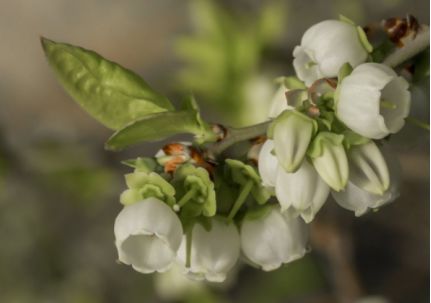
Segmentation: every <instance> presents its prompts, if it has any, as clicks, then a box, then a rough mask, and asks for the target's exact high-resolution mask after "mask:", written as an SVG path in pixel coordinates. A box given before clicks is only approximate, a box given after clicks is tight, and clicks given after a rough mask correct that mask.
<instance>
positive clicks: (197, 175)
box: [114, 142, 308, 282]
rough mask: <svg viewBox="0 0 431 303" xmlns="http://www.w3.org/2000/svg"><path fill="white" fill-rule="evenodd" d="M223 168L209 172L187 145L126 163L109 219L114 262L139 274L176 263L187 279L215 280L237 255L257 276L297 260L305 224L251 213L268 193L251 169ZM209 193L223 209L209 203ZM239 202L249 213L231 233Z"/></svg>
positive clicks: (234, 164)
mask: <svg viewBox="0 0 431 303" xmlns="http://www.w3.org/2000/svg"><path fill="white" fill-rule="evenodd" d="M225 162H226V163H225V166H224V168H223V170H224V172H219V173H217V174H215V170H216V169H219V168H216V167H214V166H213V165H212V164H211V163H208V162H206V161H204V160H203V159H202V157H201V153H200V151H199V150H198V149H197V148H195V147H193V146H191V144H190V143H186V142H182V143H172V144H169V145H167V146H165V148H164V149H162V150H161V151H159V152H158V153H157V154H156V156H155V158H138V159H136V160H132V161H127V162H126V163H127V164H128V165H130V166H132V167H134V168H135V170H134V172H133V173H130V174H127V175H126V176H125V177H126V183H127V186H128V189H126V190H125V191H124V192H123V193H122V195H121V199H120V200H121V203H122V204H123V205H124V208H123V210H122V211H121V212H120V214H119V215H118V217H117V219H116V221H115V227H114V231H115V238H116V241H115V244H116V246H117V249H118V255H119V260H120V261H121V262H122V263H124V264H129V265H131V266H132V267H133V268H134V269H135V270H137V271H139V272H142V273H151V272H165V271H166V270H168V269H170V268H171V266H172V265H173V264H176V266H177V267H179V268H181V269H182V272H183V273H184V274H185V275H187V276H188V277H190V278H193V279H198V280H201V279H206V280H208V281H213V282H222V281H224V280H225V278H226V275H227V273H228V272H229V271H230V270H231V269H232V268H233V267H234V265H235V264H236V263H237V261H238V259H239V257H240V252H241V251H242V255H243V256H244V259H246V260H248V262H249V263H251V264H255V265H257V266H260V267H262V268H263V269H264V270H272V269H275V268H278V267H279V266H280V265H281V264H283V263H287V262H290V261H293V260H296V259H298V258H300V257H302V256H303V255H304V254H305V252H306V251H307V238H308V236H307V235H308V233H307V231H306V227H305V224H304V222H303V221H302V220H300V219H296V218H291V217H290V216H288V215H287V214H283V213H282V212H281V209H280V207H278V206H277V205H266V206H262V207H258V206H259V205H263V204H265V203H266V202H267V201H268V198H269V193H268V192H267V191H266V190H265V188H264V187H263V186H262V185H261V179H260V177H259V175H258V173H257V170H256V168H255V167H253V166H251V165H247V164H245V163H243V162H240V161H238V160H232V159H227V160H226V161H225ZM215 178H217V180H214V179H215ZM213 180H214V181H213ZM235 184H236V186H235ZM216 189H217V193H218V196H219V198H218V199H223V200H224V202H225V205H223V201H220V200H219V201H216ZM233 196H237V198H236V199H234V198H232V197H233ZM245 202H247V203H249V204H250V205H254V208H253V210H252V211H249V212H247V213H243V214H242V219H241V224H240V225H239V227H238V226H237V225H236V224H235V221H234V220H233V219H234V217H235V216H236V215H237V213H238V212H239V210H240V207H241V206H242V205H243V204H244V203H245ZM224 208H225V210H224ZM216 213H217V215H216ZM268 235H270V237H268Z"/></svg>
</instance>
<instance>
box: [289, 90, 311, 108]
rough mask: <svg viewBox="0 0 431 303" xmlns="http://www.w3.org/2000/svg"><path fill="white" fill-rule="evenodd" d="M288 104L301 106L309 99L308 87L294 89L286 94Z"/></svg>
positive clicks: (296, 106)
mask: <svg viewBox="0 0 431 303" xmlns="http://www.w3.org/2000/svg"><path fill="white" fill-rule="evenodd" d="M286 99H287V104H288V105H290V106H292V107H295V108H299V107H301V105H303V104H304V102H305V101H306V100H308V91H307V90H306V89H292V90H290V91H289V92H288V93H287V94H286Z"/></svg>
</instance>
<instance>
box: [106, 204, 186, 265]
mask: <svg viewBox="0 0 431 303" xmlns="http://www.w3.org/2000/svg"><path fill="white" fill-rule="evenodd" d="M114 234H115V245H116V247H117V250H118V259H119V260H120V261H121V262H123V263H125V264H127V265H132V267H133V268H134V269H135V270H136V271H139V272H141V273H152V272H155V271H157V272H164V271H166V270H168V269H169V268H170V266H171V264H172V262H173V261H174V260H175V257H176V254H177V251H178V248H179V247H180V244H181V240H182V234H183V229H182V226H181V222H180V220H179V219H178V217H177V215H176V214H175V213H174V212H173V210H172V209H171V208H170V207H169V206H168V205H166V204H165V203H163V202H162V201H160V200H158V199H156V198H147V199H145V200H143V201H141V202H137V203H134V204H130V205H127V206H125V207H124V208H123V209H122V210H121V212H120V213H119V214H118V216H117V218H116V220H115V225H114Z"/></svg>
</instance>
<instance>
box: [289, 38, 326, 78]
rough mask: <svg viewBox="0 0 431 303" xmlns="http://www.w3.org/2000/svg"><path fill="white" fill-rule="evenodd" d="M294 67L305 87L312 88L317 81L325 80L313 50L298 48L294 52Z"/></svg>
mask: <svg viewBox="0 0 431 303" xmlns="http://www.w3.org/2000/svg"><path fill="white" fill-rule="evenodd" d="M293 57H294V59H293V67H294V68H295V72H296V75H297V76H298V78H299V79H301V80H302V81H304V83H305V85H307V86H310V85H311V84H313V82H314V81H316V80H317V79H320V78H323V75H322V73H321V72H320V69H319V66H318V65H317V64H315V59H314V57H313V56H312V51H311V50H308V51H307V50H306V49H304V48H303V47H301V46H296V47H295V48H294V50H293Z"/></svg>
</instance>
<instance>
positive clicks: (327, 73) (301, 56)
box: [293, 20, 368, 86]
mask: <svg viewBox="0 0 431 303" xmlns="http://www.w3.org/2000/svg"><path fill="white" fill-rule="evenodd" d="M367 54H368V53H367V51H366V49H365V48H364V46H363V45H362V43H361V40H360V39H359V35H358V32H357V29H356V27H355V26H354V25H352V24H349V23H347V22H343V21H338V20H325V21H322V22H319V23H317V24H315V25H313V26H312V27H310V28H309V29H308V30H307V31H306V32H305V33H304V35H303V36H302V39H301V45H300V46H296V47H295V49H294V50H293V56H294V60H293V66H294V68H295V71H296V74H297V76H298V78H299V79H301V80H302V81H304V82H305V84H306V85H307V86H310V85H311V84H312V83H313V82H314V81H316V80H318V79H321V78H328V77H335V76H337V73H338V70H339V69H340V67H341V66H342V65H343V64H344V63H346V62H348V63H350V65H352V66H353V67H355V66H357V65H358V64H360V63H362V62H364V61H365V59H366V58H367Z"/></svg>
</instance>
